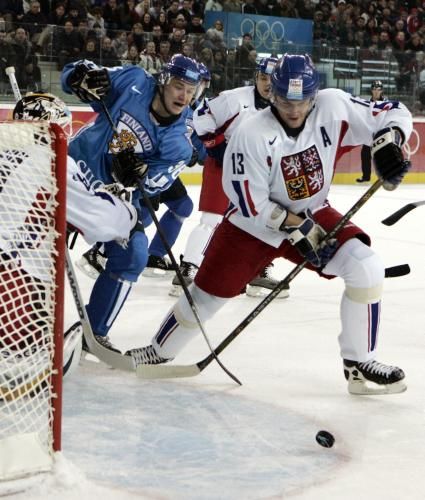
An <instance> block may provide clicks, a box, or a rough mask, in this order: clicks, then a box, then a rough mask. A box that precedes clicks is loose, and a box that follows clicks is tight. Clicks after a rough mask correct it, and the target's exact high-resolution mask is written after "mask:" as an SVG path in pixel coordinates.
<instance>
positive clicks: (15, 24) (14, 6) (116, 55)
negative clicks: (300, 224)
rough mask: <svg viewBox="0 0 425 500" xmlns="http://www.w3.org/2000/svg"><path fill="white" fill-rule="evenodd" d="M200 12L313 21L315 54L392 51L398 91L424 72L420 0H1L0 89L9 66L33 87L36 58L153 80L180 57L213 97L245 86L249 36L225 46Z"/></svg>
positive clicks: (424, 9)
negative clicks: (207, 83) (137, 73)
mask: <svg viewBox="0 0 425 500" xmlns="http://www.w3.org/2000/svg"><path fill="white" fill-rule="evenodd" d="M208 11H216V12H217V11H223V12H229V13H232V12H233V13H242V14H247V15H251V14H259V15H262V16H267V15H271V16H280V17H287V18H288V17H289V18H303V19H311V20H312V21H313V39H314V43H315V47H318V48H319V49H320V50H322V49H323V47H325V46H331V47H333V48H335V47H340V48H341V50H342V51H347V50H350V49H357V50H358V51H361V57H362V58H367V57H370V58H375V59H376V58H380V57H381V58H386V57H388V53H391V54H392V55H393V56H394V57H395V58H396V59H397V61H398V63H399V66H400V71H399V77H398V81H397V87H398V88H400V89H402V88H403V87H406V88H407V87H408V85H409V83H410V81H411V79H412V78H417V79H418V78H419V74H420V72H421V70H422V69H423V68H424V67H425V66H424V64H423V61H422V56H423V53H424V37H425V1H424V3H423V4H422V3H421V0H405V1H401V0H332V1H331V0H142V1H140V2H138V1H137V0H30V1H29V3H28V2H27V0H0V92H2V90H3V89H2V87H1V86H3V87H4V88H5V85H6V84H7V78H6V75H5V72H4V69H5V68H6V67H7V66H9V65H14V66H15V68H16V72H17V78H18V82H19V84H20V86H21V87H22V88H23V89H28V90H40V89H41V88H42V82H41V72H40V68H39V66H38V62H39V61H40V59H42V58H45V60H54V61H56V62H57V67H58V69H59V70H60V69H62V67H63V66H64V65H65V64H67V63H68V62H71V61H75V60H78V59H81V58H87V59H91V60H93V61H95V62H98V63H100V64H102V65H104V66H114V65H130V64H131V65H139V66H141V67H143V68H145V69H146V70H147V71H149V72H150V73H151V74H153V75H155V74H157V73H158V72H159V71H160V70H161V68H162V66H163V65H164V64H165V63H166V62H167V61H168V60H169V59H170V57H171V56H172V55H173V54H175V53H183V54H185V55H188V56H191V57H195V58H196V59H197V60H199V61H202V62H203V63H204V64H206V65H207V67H208V68H209V70H210V72H211V75H212V85H211V89H210V91H211V92H212V93H214V94H216V93H218V92H220V91H221V90H223V89H225V88H230V87H235V86H238V85H243V84H245V83H247V82H250V81H252V74H253V70H254V68H255V61H256V58H257V53H256V50H255V46H254V43H253V40H252V36H251V34H248V33H247V34H245V35H244V36H243V38H242V41H241V45H239V46H238V47H237V48H236V49H234V48H230V47H228V46H227V40H226V36H225V33H224V29H223V23H222V22H221V21H220V20H217V21H216V22H215V23H214V25H213V26H212V27H210V28H209V29H206V28H205V26H204V17H205V13H206V12H208ZM342 55H344V54H342ZM424 85H425V83H424ZM424 95H425V94H424Z"/></svg>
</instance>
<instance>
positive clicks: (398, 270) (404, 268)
mask: <svg viewBox="0 0 425 500" xmlns="http://www.w3.org/2000/svg"><path fill="white" fill-rule="evenodd" d="M409 273H410V266H409V264H400V265H398V266H393V267H386V268H385V277H386V278H399V277H400V276H406V274H409Z"/></svg>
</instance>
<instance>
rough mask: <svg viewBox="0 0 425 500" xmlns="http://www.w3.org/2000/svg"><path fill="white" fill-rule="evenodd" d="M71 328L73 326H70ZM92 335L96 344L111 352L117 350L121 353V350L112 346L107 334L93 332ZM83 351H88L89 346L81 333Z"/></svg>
mask: <svg viewBox="0 0 425 500" xmlns="http://www.w3.org/2000/svg"><path fill="white" fill-rule="evenodd" d="M72 328H73V327H72ZM93 336H94V338H95V340H96V342H97V343H98V344H100V345H101V346H103V347H105V348H106V349H109V350H110V351H113V352H118V353H119V354H121V351H120V350H119V349H118V348H117V347H115V346H114V344H113V343H112V342H111V340H110V339H109V337H108V335H96V334H94V333H93ZM83 351H85V352H88V353H90V349H89V346H88V345H87V342H86V339H85V338H84V335H83Z"/></svg>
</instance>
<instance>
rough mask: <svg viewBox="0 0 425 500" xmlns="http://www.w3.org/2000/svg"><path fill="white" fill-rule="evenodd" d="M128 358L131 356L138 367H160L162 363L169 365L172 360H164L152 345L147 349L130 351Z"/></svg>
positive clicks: (138, 348) (139, 348)
mask: <svg viewBox="0 0 425 500" xmlns="http://www.w3.org/2000/svg"><path fill="white" fill-rule="evenodd" d="M125 355H126V356H131V357H132V358H133V359H134V362H135V363H136V366H138V365H159V364H161V363H167V361H171V359H167V358H162V357H161V356H159V355H158V354H157V353H156V351H155V349H154V348H153V346H152V345H148V346H146V347H137V348H136V349H129V350H128V351H127V352H126V353H125Z"/></svg>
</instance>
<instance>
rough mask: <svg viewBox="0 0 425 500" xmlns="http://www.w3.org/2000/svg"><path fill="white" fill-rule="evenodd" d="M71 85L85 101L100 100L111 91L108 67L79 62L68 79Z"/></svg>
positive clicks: (75, 92)
mask: <svg viewBox="0 0 425 500" xmlns="http://www.w3.org/2000/svg"><path fill="white" fill-rule="evenodd" d="M68 83H69V86H70V87H71V89H72V91H73V92H74V94H76V95H77V96H78V97H79V98H80V99H81V101H83V102H87V103H89V102H93V101H99V100H100V99H102V98H103V97H105V96H106V94H107V93H108V92H109V89H110V88H111V79H110V78H109V73H108V70H107V69H106V68H99V67H97V66H94V65H90V64H87V63H79V64H77V65H76V66H75V68H74V69H73V70H72V73H71V74H70V75H69V79H68Z"/></svg>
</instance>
